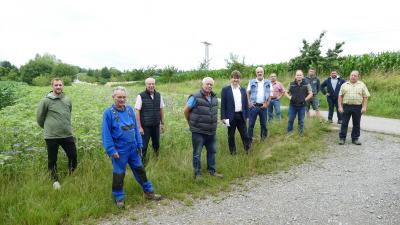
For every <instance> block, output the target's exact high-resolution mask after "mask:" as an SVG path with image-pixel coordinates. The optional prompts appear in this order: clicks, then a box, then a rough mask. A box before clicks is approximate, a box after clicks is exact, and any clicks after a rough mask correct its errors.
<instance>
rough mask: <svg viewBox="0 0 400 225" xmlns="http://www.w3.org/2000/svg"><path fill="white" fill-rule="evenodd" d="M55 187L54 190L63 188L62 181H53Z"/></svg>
mask: <svg viewBox="0 0 400 225" xmlns="http://www.w3.org/2000/svg"><path fill="white" fill-rule="evenodd" d="M53 188H54V190H58V189H60V188H61V184H60V182H58V181H56V182H54V183H53Z"/></svg>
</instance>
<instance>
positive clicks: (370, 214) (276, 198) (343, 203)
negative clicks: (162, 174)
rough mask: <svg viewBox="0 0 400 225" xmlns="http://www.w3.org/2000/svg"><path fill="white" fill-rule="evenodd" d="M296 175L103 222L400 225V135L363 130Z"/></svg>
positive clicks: (263, 178)
mask: <svg viewBox="0 0 400 225" xmlns="http://www.w3.org/2000/svg"><path fill="white" fill-rule="evenodd" d="M334 134H335V138H333V139H331V140H329V141H328V142H331V143H330V144H331V147H330V148H329V151H328V153H327V154H326V155H324V156H323V157H322V158H321V157H319V158H315V159H313V160H311V161H310V162H309V163H306V164H303V165H301V166H298V167H296V168H293V169H291V170H290V171H288V172H286V173H284V172H282V173H279V174H276V175H268V176H258V177H254V178H251V179H250V180H249V181H248V182H246V184H245V186H243V187H236V190H234V191H232V192H229V193H223V194H222V195H221V196H218V197H210V198H208V199H205V200H198V201H195V203H194V205H193V206H190V207H187V206H183V205H182V204H181V203H178V202H171V203H170V204H167V205H158V206H156V207H154V208H150V209H146V210H134V211H131V212H128V213H127V215H125V216H123V217H122V218H121V217H113V218H111V219H110V220H109V221H106V222H103V223H102V224H362V225H366V224H400V175H399V174H400V137H398V136H397V137H396V136H390V135H386V134H378V133H372V132H365V131H363V132H362V134H361V141H362V142H363V145H362V146H355V145H352V144H350V143H346V145H344V146H339V145H337V138H336V132H335V133H334Z"/></svg>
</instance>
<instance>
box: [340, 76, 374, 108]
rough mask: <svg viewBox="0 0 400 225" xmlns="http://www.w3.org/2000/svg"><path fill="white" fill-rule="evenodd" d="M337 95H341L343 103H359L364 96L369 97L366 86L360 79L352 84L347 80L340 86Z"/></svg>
mask: <svg viewBox="0 0 400 225" xmlns="http://www.w3.org/2000/svg"><path fill="white" fill-rule="evenodd" d="M339 95H340V96H342V97H343V104H348V105H361V104H362V101H363V98H364V97H369V96H370V94H369V91H368V88H367V86H365V84H364V83H363V82H361V81H357V82H356V83H355V84H352V83H351V82H350V81H347V82H346V83H344V84H343V85H342V87H341V88H340V92H339Z"/></svg>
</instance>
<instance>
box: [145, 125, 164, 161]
mask: <svg viewBox="0 0 400 225" xmlns="http://www.w3.org/2000/svg"><path fill="white" fill-rule="evenodd" d="M143 131H144V134H143V135H142V139H143V149H142V154H143V159H144V157H145V156H146V153H147V147H148V145H149V141H150V138H151V143H152V146H153V150H154V153H156V155H157V154H158V149H159V148H160V125H157V126H146V127H143Z"/></svg>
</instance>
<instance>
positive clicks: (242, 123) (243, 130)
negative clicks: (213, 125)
mask: <svg viewBox="0 0 400 225" xmlns="http://www.w3.org/2000/svg"><path fill="white" fill-rule="evenodd" d="M236 121H237V122H236V127H237V129H238V131H239V134H240V138H241V139H242V143H243V147H244V150H246V151H247V150H249V148H250V140H249V136H248V134H247V127H246V120H244V118H243V116H242V115H239V116H238V118H237V120H236Z"/></svg>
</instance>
